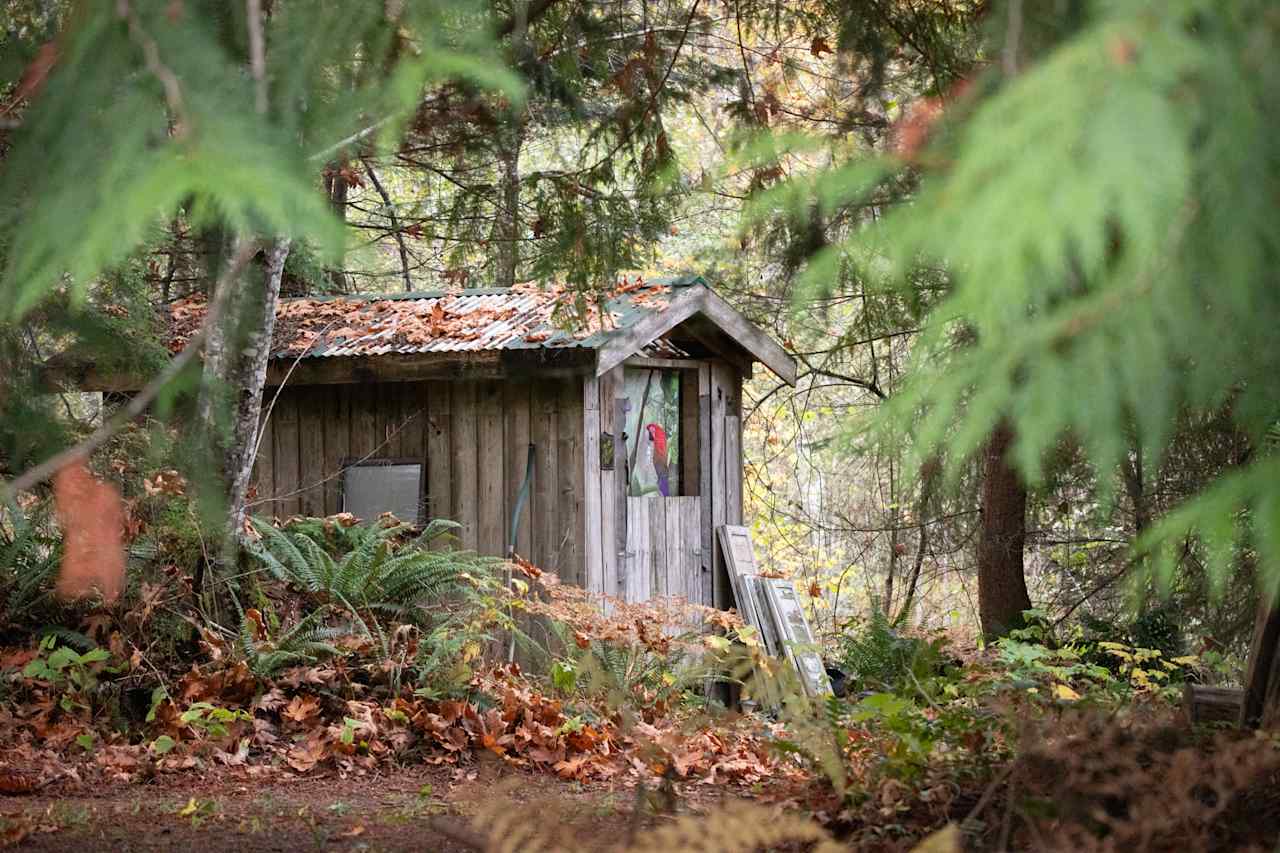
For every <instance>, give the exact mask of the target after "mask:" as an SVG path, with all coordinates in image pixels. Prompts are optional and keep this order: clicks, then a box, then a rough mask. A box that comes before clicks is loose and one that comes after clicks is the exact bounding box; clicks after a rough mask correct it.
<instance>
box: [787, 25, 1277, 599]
mask: <svg viewBox="0 0 1280 853" xmlns="http://www.w3.org/2000/svg"><path fill="white" fill-rule="evenodd" d="M1073 8H1074V7H1073ZM1021 10H1022V4H1020V3H1008V4H1002V5H1001V6H998V7H995V9H994V10H993V12H992V14H991V15H990V16H989V18H988V20H987V22H986V23H987V28H988V31H989V34H990V37H989V42H988V45H987V50H988V54H989V55H990V56H991V57H992V58H993V59H996V60H999V61H998V62H997V61H993V62H991V63H988V64H986V65H975V66H974V67H973V69H972V71H971V73H970V76H969V77H968V78H967V83H966V85H965V86H964V87H957V88H953V89H952V90H951V91H950V92H948V93H947V94H946V96H945V97H944V98H943V99H942V104H944V105H945V109H944V110H943V111H942V117H941V118H939V119H934V120H930V121H926V122H924V125H923V128H921V127H920V126H918V125H919V122H917V126H912V125H904V126H903V127H902V128H901V130H903V131H905V130H907V129H910V130H912V132H913V133H914V134H915V135H916V137H917V139H916V140H915V141H918V137H919V136H921V135H922V133H927V137H928V144H927V145H923V146H921V147H915V146H914V145H912V146H907V145H902V146H901V147H900V148H899V151H898V155H899V156H895V157H886V158H883V159H882V160H881V161H879V162H878V163H876V164H872V165H866V164H861V165H858V166H856V167H851V168H846V169H843V170H841V171H839V172H837V173H836V174H834V175H832V176H831V180H830V181H829V182H826V184H825V185H824V186H823V188H822V189H821V190H819V191H818V196H817V198H818V202H819V203H820V205H827V206H834V205H840V204H851V203H854V202H856V201H857V200H859V199H867V198H869V197H872V196H873V195H874V193H875V192H876V190H877V188H879V187H882V186H883V185H884V181H885V180H886V175H888V174H892V173H893V172H894V171H895V170H898V169H901V168H903V167H909V172H912V173H915V174H919V175H920V176H921V180H920V183H919V188H918V190H917V191H916V192H915V193H913V194H912V195H911V203H910V204H905V205H900V206H897V207H895V208H893V209H891V210H889V211H888V212H887V215H885V216H883V217H882V218H880V219H879V220H877V221H876V222H875V223H874V224H873V225H872V226H870V227H868V228H864V229H861V231H860V232H859V233H857V234H856V235H854V236H851V237H850V238H849V239H846V240H843V241H840V242H839V243H837V244H835V245H832V246H830V247H827V248H825V249H823V250H821V251H820V252H818V253H817V254H815V255H814V256H813V258H812V259H811V261H810V263H809V264H808V267H807V269H806V271H805V274H804V276H803V277H802V281H803V282H804V283H805V284H807V286H808V291H807V292H813V289H814V288H818V289H821V288H822V287H823V285H822V282H824V281H827V280H831V279H834V278H837V277H838V276H840V275H841V274H842V273H846V274H847V271H848V270H849V269H851V268H852V269H854V270H856V271H857V274H858V275H859V276H860V277H862V278H863V279H864V281H865V282H866V284H867V285H868V287H869V288H871V289H872V290H873V291H875V290H882V291H884V292H912V291H913V290H914V289H915V288H918V287H920V285H921V284H922V276H921V270H922V269H924V270H926V271H927V270H942V271H944V275H945V278H944V279H943V287H942V291H941V294H942V295H941V298H940V301H938V302H937V303H936V304H933V305H930V306H929V310H928V312H927V314H926V315H925V317H924V324H923V331H922V334H921V338H920V340H919V342H918V344H917V345H916V347H915V349H914V353H913V357H912V362H911V371H910V379H909V382H908V383H907V387H906V388H905V389H904V391H903V392H902V393H901V394H898V395H896V397H895V399H894V400H892V401H891V405H890V406H889V407H888V411H887V415H886V418H885V419H884V420H885V422H886V423H888V424H892V425H893V426H892V428H891V429H890V430H889V432H890V433H893V434H895V435H898V436H902V435H909V436H910V437H911V439H912V454H913V456H914V462H915V465H916V466H917V468H918V466H919V465H921V464H923V462H924V461H925V460H927V459H929V458H930V457H931V456H932V455H933V454H935V453H937V452H939V451H943V450H945V455H944V457H943V458H945V459H946V460H947V462H948V464H949V466H950V469H951V472H952V474H953V475H956V474H958V473H959V472H960V471H961V466H962V465H964V464H965V463H966V461H967V460H969V459H971V458H972V457H973V456H974V455H975V454H976V453H977V452H978V451H979V449H980V448H981V446H982V444H983V443H984V442H985V441H986V439H987V438H988V436H990V435H991V433H992V430H993V428H994V427H995V426H996V424H997V423H998V422H999V421H1000V420H1001V419H1002V418H1008V420H1009V422H1010V423H1011V424H1012V426H1013V428H1014V431H1015V433H1016V435H1017V436H1018V438H1017V441H1016V443H1015V445H1014V448H1013V455H1014V458H1015V461H1016V463H1017V465H1018V467H1019V468H1020V470H1021V471H1022V472H1023V474H1024V476H1025V477H1026V478H1027V480H1028V482H1029V484H1030V485H1031V486H1032V487H1036V486H1039V485H1041V484H1043V483H1044V482H1045V480H1046V476H1047V473H1048V472H1047V470H1046V464H1045V463H1046V460H1047V459H1048V458H1049V457H1050V456H1051V454H1052V451H1053V450H1054V448H1055V445H1056V444H1057V442H1059V441H1060V440H1061V439H1062V438H1063V436H1070V437H1072V439H1073V440H1074V441H1075V442H1078V443H1079V445H1080V446H1081V447H1082V448H1083V449H1084V451H1085V453H1086V454H1087V457H1088V459H1089V461H1090V462H1091V464H1092V465H1093V467H1094V469H1095V471H1096V472H1098V474H1099V479H1098V482H1099V487H1100V488H1101V489H1102V491H1103V497H1104V499H1106V498H1109V497H1112V496H1111V495H1109V494H1108V492H1109V490H1110V489H1111V488H1112V486H1111V483H1112V479H1111V474H1110V472H1113V471H1115V470H1117V468H1118V467H1119V466H1120V464H1121V463H1122V462H1124V461H1126V460H1128V459H1130V458H1132V457H1133V456H1134V455H1135V454H1136V455H1137V456H1138V457H1139V458H1140V459H1141V461H1142V462H1143V463H1144V467H1145V468H1146V470H1148V471H1153V470H1157V469H1158V467H1159V464H1160V462H1161V461H1163V460H1164V459H1165V458H1166V454H1167V452H1168V449H1169V447H1170V445H1171V443H1172V442H1173V441H1174V439H1175V433H1176V428H1177V425H1178V423H1179V419H1181V418H1184V417H1185V416H1186V414H1187V413H1188V412H1190V413H1195V414H1198V415H1200V416H1204V415H1206V414H1211V413H1213V412H1218V411H1223V412H1226V413H1228V415H1229V417H1230V419H1231V421H1232V424H1233V426H1234V427H1235V428H1236V429H1237V430H1239V431H1240V432H1241V433H1242V434H1243V435H1244V436H1246V437H1247V439H1248V442H1249V445H1250V447H1251V448H1252V452H1251V453H1250V454H1249V455H1248V458H1247V459H1246V460H1245V461H1244V463H1243V464H1241V465H1239V466H1238V467H1236V468H1235V469H1234V470H1231V471H1230V472H1228V473H1227V474H1225V475H1223V476H1221V477H1219V478H1218V479H1217V480H1216V481H1215V482H1212V483H1210V484H1209V485H1208V486H1207V487H1206V488H1204V489H1203V490H1202V491H1201V492H1200V494H1199V495H1198V496H1197V497H1196V498H1195V499H1194V500H1192V501H1190V502H1189V503H1187V504H1186V505H1185V506H1183V507H1182V508H1181V509H1179V510H1177V511H1175V512H1173V513H1171V514H1170V515H1169V516H1167V517H1166V518H1164V519H1163V520H1161V521H1159V522H1158V523H1157V524H1156V525H1154V527H1153V528H1152V529H1151V530H1150V531H1149V532H1148V533H1147V534H1146V536H1145V537H1144V538H1143V539H1142V541H1141V545H1142V547H1143V548H1146V549H1150V550H1153V551H1155V552H1156V553H1157V554H1158V556H1159V559H1158V560H1154V561H1152V563H1151V565H1154V566H1155V567H1156V570H1157V571H1156V577H1157V578H1158V580H1159V581H1160V582H1161V584H1162V585H1163V586H1164V588H1166V589H1167V588H1168V587H1169V586H1170V584H1171V583H1172V582H1173V574H1174V571H1175V569H1176V566H1177V560H1176V553H1175V551H1174V547H1175V544H1180V543H1181V542H1182V541H1184V540H1185V538H1186V536H1187V534H1188V533H1190V532H1192V531H1195V532H1197V533H1198V535H1199V536H1200V538H1201V539H1202V541H1204V542H1206V543H1207V545H1208V548H1209V550H1210V552H1211V553H1210V563H1211V564H1212V565H1213V566H1214V567H1215V570H1214V571H1213V572H1212V573H1211V577H1212V579H1213V585H1212V590H1221V588H1222V587H1223V585H1224V583H1225V581H1226V578H1227V577H1228V574H1229V572H1228V571H1227V566H1228V565H1229V564H1231V563H1232V561H1233V560H1234V559H1235V558H1236V557H1237V556H1238V555H1239V550H1238V549H1239V547H1240V546H1242V545H1243V544H1245V540H1244V538H1243V537H1244V536H1245V532H1246V530H1252V531H1253V534H1254V535H1253V536H1252V537H1251V538H1249V539H1248V542H1247V544H1248V545H1250V546H1254V545H1256V546H1257V547H1258V548H1260V550H1261V553H1262V555H1263V557H1264V563H1265V568H1266V569H1267V577H1268V579H1269V580H1270V581H1271V582H1272V583H1275V582H1277V581H1280V571H1277V570H1276V569H1277V568H1278V567H1280V478H1278V477H1277V476H1276V475H1277V474H1278V473H1280V468H1278V467H1277V466H1280V460H1278V459H1277V458H1276V457H1275V456H1274V455H1273V454H1272V453H1270V452H1269V451H1268V450H1267V446H1266V443H1265V437H1266V435H1267V434H1268V431H1269V430H1272V429H1273V428H1274V425H1275V424H1276V422H1277V418H1278V416H1280V411H1278V410H1277V404H1276V401H1277V399H1280V356H1278V355H1277V353H1276V350H1275V347H1273V346H1270V336H1271V334H1272V327H1273V326H1274V321H1275V318H1276V317H1277V316H1280V292H1277V290H1276V288H1275V287H1274V286H1273V285H1272V283H1271V281H1270V279H1271V269H1272V268H1273V266H1274V263H1275V261H1276V257H1277V249H1278V248H1280V246H1278V245H1277V237H1276V234H1275V229H1274V228H1273V227H1272V226H1271V219H1272V210H1273V208H1274V200H1275V198H1276V197H1277V189H1280V185H1278V180H1280V171H1278V169H1277V163H1278V162H1280V160H1278V158H1277V151H1276V144H1275V141H1274V140H1275V136H1274V134H1273V133H1271V132H1270V131H1269V128H1270V126H1271V121H1270V120H1269V117H1270V116H1273V115H1275V113H1276V106H1277V104H1276V97H1277V96H1276V92H1277V89H1276V87H1275V85H1274V83H1275V80H1276V78H1277V75H1278V74H1280V65H1278V64H1277V60H1276V57H1277V55H1280V54H1278V53H1277V51H1276V47H1277V39H1278V37H1280V29H1278V23H1277V19H1276V17H1275V15H1274V13H1273V9H1272V8H1271V4H1269V3H1266V2H1260V0H1254V2H1243V3H1236V4H1231V6H1230V8H1227V7H1223V6H1222V5H1221V4H1215V3H1208V2H1203V0H1179V2H1173V3H1152V2H1145V0H1126V2H1119V3H1112V4H1106V5H1101V6H1096V7H1094V6H1090V7H1088V8H1087V9H1084V8H1078V9H1075V11H1074V12H1073V14H1072V15H1070V16H1068V17H1067V18H1065V19H1063V21H1059V22H1053V23H1052V24H1045V22H1043V21H1037V20H1035V19H1034V18H1029V19H1027V20H1023V19H1021V18H1015V16H1016V15H1018V14H1020V12H1021ZM1015 21H1016V26H1015V25H1014V22H1015ZM1037 26H1038V28H1036V27H1037ZM805 197H806V198H813V195H812V194H811V193H810V194H806V195H805ZM886 262H887V263H886ZM934 280H935V281H936V279H934ZM922 292H923V293H926V294H929V295H932V294H936V293H938V290H937V289H936V288H935V287H932V286H930V287H926V288H923V289H922Z"/></svg>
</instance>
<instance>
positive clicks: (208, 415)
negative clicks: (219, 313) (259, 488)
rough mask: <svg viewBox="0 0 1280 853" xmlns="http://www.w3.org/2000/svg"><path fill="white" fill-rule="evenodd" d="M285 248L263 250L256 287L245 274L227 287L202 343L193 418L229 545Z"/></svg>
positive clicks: (283, 243)
mask: <svg viewBox="0 0 1280 853" xmlns="http://www.w3.org/2000/svg"><path fill="white" fill-rule="evenodd" d="M289 247H290V241H289V240H288V239H285V238H281V239H278V240H276V241H274V242H273V243H272V244H271V245H270V246H269V247H268V248H267V249H266V252H265V254H266V259H265V260H266V263H265V270H264V277H263V280H262V281H261V282H258V281H256V280H255V279H256V275H255V274H254V273H252V272H250V273H248V274H246V275H243V276H241V277H240V280H238V281H235V282H231V283H229V284H228V286H232V287H235V288H236V290H235V292H234V293H232V294H231V296H230V299H229V300H228V302H227V308H226V314H225V315H224V316H223V321H222V322H221V323H219V324H218V326H217V328H215V329H213V330H211V332H210V335H209V339H208V340H207V341H206V343H205V356H204V379H203V382H202V384H201V391H200V399H199V403H198V406H199V416H200V421H201V424H202V426H203V428H204V434H205V435H206V436H208V441H209V447H210V452H211V456H212V458H211V460H210V461H211V462H212V463H213V464H214V465H215V466H216V468H217V473H218V475H219V476H220V479H221V482H222V485H223V490H224V491H223V494H224V496H225V498H226V503H227V531H226V532H227V535H228V542H229V543H230V542H232V541H234V539H235V537H236V536H237V535H238V534H239V532H240V531H241V530H242V528H243V525H244V518H245V506H244V504H245V496H246V494H247V492H248V490H249V480H250V477H251V475H252V472H253V462H254V450H255V448H256V446H257V442H258V419H259V416H260V413H261V411H262V387H263V385H264V384H265V383H266V378H267V360H268V357H269V356H270V354H271V341H272V335H273V333H274V331H275V323H276V303H277V301H278V300H279V298H280V280H281V278H282V277H283V274H284V263H285V260H286V259H287V258H288V257H289Z"/></svg>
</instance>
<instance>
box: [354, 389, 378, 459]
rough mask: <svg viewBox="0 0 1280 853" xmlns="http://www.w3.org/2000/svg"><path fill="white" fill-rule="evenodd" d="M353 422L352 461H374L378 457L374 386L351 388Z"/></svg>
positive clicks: (375, 392) (375, 393) (375, 390)
mask: <svg viewBox="0 0 1280 853" xmlns="http://www.w3.org/2000/svg"><path fill="white" fill-rule="evenodd" d="M350 399H351V420H350V431H349V434H348V438H347V441H348V447H349V448H350V449H351V461H352V462H358V461H360V460H362V459H372V458H376V457H377V456H378V451H377V446H378V443H379V439H378V435H377V413H376V407H377V400H378V398H377V388H376V387H375V386H373V385H352V386H351V395H350Z"/></svg>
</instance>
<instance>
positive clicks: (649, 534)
mask: <svg viewBox="0 0 1280 853" xmlns="http://www.w3.org/2000/svg"><path fill="white" fill-rule="evenodd" d="M626 500H627V546H626V551H625V552H624V555H625V557H626V564H625V565H626V570H625V572H624V573H623V585H622V598H623V600H625V601H629V602H641V601H649V600H650V599H655V598H682V599H685V600H686V601H691V602H693V603H695V604H700V603H702V589H701V582H702V498H701V497H673V498H664V497H656V496H646V497H628V498H627V499H626Z"/></svg>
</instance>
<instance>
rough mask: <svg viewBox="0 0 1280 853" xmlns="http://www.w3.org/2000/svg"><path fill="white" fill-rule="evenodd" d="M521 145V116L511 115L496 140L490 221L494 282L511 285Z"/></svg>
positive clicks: (516, 239)
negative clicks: (494, 205) (495, 193)
mask: <svg viewBox="0 0 1280 853" xmlns="http://www.w3.org/2000/svg"><path fill="white" fill-rule="evenodd" d="M523 144H524V118H523V116H518V115H516V116H512V117H511V118H510V126H509V127H508V128H507V129H506V130H505V131H504V132H502V134H501V135H500V137H499V139H498V144H497V148H498V168H499V169H500V170H501V175H500V194H499V197H498V211H497V216H496V218H495V219H494V221H493V242H494V245H495V247H496V248H497V250H498V256H497V259H496V262H495V266H494V282H493V283H494V285H495V286H497V287H511V286H512V285H513V284H515V283H516V276H517V274H518V272H519V268H520V148H521V147H522V146H523Z"/></svg>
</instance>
